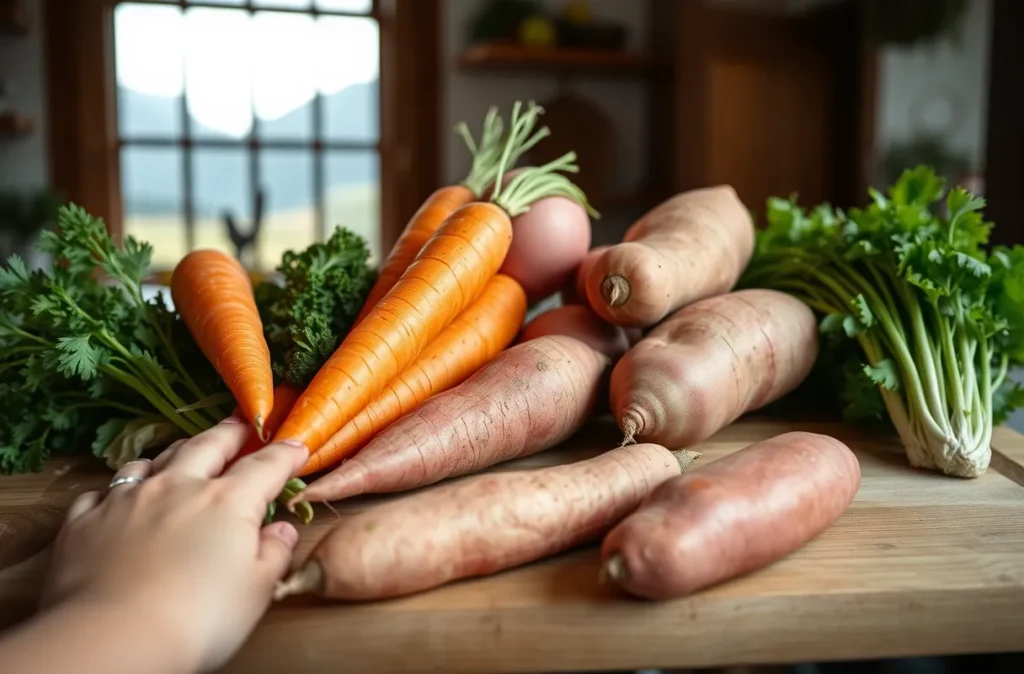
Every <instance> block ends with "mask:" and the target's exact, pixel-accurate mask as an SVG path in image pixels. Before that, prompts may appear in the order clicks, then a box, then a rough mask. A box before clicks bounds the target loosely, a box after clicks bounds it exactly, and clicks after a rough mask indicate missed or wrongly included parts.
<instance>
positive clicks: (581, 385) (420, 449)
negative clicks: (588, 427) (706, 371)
mask: <svg viewBox="0 0 1024 674" xmlns="http://www.w3.org/2000/svg"><path fill="white" fill-rule="evenodd" d="M611 363H612V361H611V359H610V358H608V357H607V356H605V355H603V354H601V353H598V352H597V351H595V350H594V349H592V348H590V347H589V346H587V345H586V344H584V343H583V342H581V341H579V340H577V339H573V338H572V337H567V336H564V335H547V336H544V337H540V338H537V339H532V340H530V341H528V342H524V343H522V344H519V345H517V346H514V347H512V348H510V349H507V350H506V351H504V352H502V353H501V354H499V355H498V357H497V358H495V359H494V360H493V361H491V362H490V363H489V364H487V365H485V366H484V367H483V368H481V369H480V370H478V371H477V372H476V374H474V375H473V376H471V377H470V378H469V379H467V380H466V381H465V382H463V383H462V384H460V385H459V386H456V387H455V388H453V389H449V390H448V391H445V392H444V393H440V394H438V395H436V396H434V397H432V398H430V399H428V400H427V401H426V402H424V403H423V404H422V405H421V406H420V407H418V408H417V409H415V410H413V411H412V412H410V413H409V414H407V415H406V416H404V417H402V418H401V419H399V420H398V421H396V422H394V423H393V424H391V425H390V426H389V427H387V428H386V429H384V430H383V431H381V433H379V434H378V435H377V436H376V437H375V438H374V439H373V440H371V441H370V442H369V443H367V445H366V446H365V447H363V448H362V449H361V450H360V451H359V452H358V453H357V454H356V455H355V456H354V457H352V458H351V459H349V460H348V461H346V462H344V463H342V464H341V465H340V466H338V467H337V468H335V469H334V471H332V472H331V473H329V474H327V475H325V476H323V477H321V478H320V479H319V480H317V481H315V482H314V483H313V484H311V485H310V486H309V487H308V488H307V489H306V490H305V492H304V494H302V498H303V499H304V500H310V501H314V500H335V499H340V498H348V497H350V496H356V495H359V494H365V493H384V492H395V491H405V490H408V489H415V488H417V487H422V486H424V485H428V484H433V483H434V482H438V481H440V480H443V479H446V478H449V477H453V476H457V475H464V474H466V473H472V472H476V471H479V470H482V469H483V468H486V467H488V466H492V465H494V464H496V463H500V462H502V461H507V460H509V459H514V458H518V457H522V456H528V455H530V454H534V453H536V452H539V451H542V450H544V449H548V448H550V447H553V446H554V445H556V444H558V443H559V442H562V441H563V440H565V439H567V438H568V437H569V436H570V435H572V434H573V433H575V432H576V431H577V430H578V429H579V428H580V427H581V426H582V425H583V424H584V423H585V422H586V420H587V419H588V418H589V417H590V416H591V414H592V413H593V411H594V409H595V407H596V405H597V404H598V402H599V401H600V400H601V399H602V398H604V397H605V394H606V391H607V381H608V376H609V373H610V370H611Z"/></svg>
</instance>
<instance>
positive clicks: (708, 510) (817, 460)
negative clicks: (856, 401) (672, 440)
mask: <svg viewBox="0 0 1024 674" xmlns="http://www.w3.org/2000/svg"><path fill="white" fill-rule="evenodd" d="M860 480H861V471H860V463H859V462H858V461H857V457H856V455H854V453H853V452H851V451H850V449H849V448H848V447H847V446H846V445H844V444H843V443H842V442H840V441H839V440H836V439H835V438H831V437H829V436H827V435H818V434H815V433H803V432H792V433H784V434H782V435H778V436H776V437H774V438H770V439H768V440H763V441H761V442H757V443H754V444H753V445H750V446H749V447H746V448H745V449H741V450H740V451H738V452H735V453H734V454H730V455H729V456H727V457H725V458H723V459H719V460H717V461H713V462H711V463H709V464H707V465H705V466H703V467H702V468H698V469H697V470H694V471H691V472H689V473H687V474H685V475H680V476H678V477H673V478H671V479H670V480H667V481H665V482H663V483H662V484H661V485H660V486H659V487H658V488H657V489H655V490H654V492H653V493H652V494H651V495H650V497H648V498H647V500H646V501H645V502H644V503H643V504H642V505H641V506H640V507H639V508H638V509H637V510H636V511H635V512H633V513H632V514H630V515H629V516H628V517H626V518H625V519H624V520H622V522H620V523H619V524H618V525H616V526H615V528H614V529H612V530H611V531H610V532H609V533H608V535H607V536H606V537H605V539H604V543H603V545H602V546H601V556H602V558H603V559H604V567H603V570H602V571H603V575H604V576H605V577H607V578H611V579H612V581H614V582H615V583H616V584H617V585H619V586H620V587H622V588H623V589H625V590H626V591H627V592H629V593H630V594H633V595H636V596H638V597H643V598H646V599H673V598H677V597H683V596H686V595H689V594H691V593H693V592H696V591H698V590H701V589H703V588H706V587H710V586H712V585H716V584H718V583H721V582H722V581H725V580H727V579H729V578H734V577H737V576H741V575H744V574H747V573H750V572H752V571H755V570H757V569H760V568H763V567H765V566H767V565H769V564H771V563H773V562H775V561H777V560H779V559H781V558H783V557H785V556H786V555H789V554H791V553H793V552H794V551H796V550H798V549H799V548H800V547H802V546H803V545H805V544H807V543H808V542H810V541H811V540H812V539H814V538H815V537H816V536H818V535H819V534H821V533H822V532H823V531H825V529H827V528H828V527H829V526H831V525H832V524H833V523H834V522H835V521H836V520H837V519H839V517H840V515H842V514H843V513H844V512H845V511H846V509H847V508H848V507H849V506H850V503H851V502H852V501H853V498H854V496H855V495H856V494H857V490H858V489H859V487H860Z"/></svg>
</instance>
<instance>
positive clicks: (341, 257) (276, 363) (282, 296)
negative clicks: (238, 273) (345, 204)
mask: <svg viewBox="0 0 1024 674" xmlns="http://www.w3.org/2000/svg"><path fill="white" fill-rule="evenodd" d="M277 271H278V272H279V273H280V274H281V276H282V277H283V279H284V283H283V284H282V285H279V284H277V283H274V282H272V281H264V282H262V283H260V284H259V285H258V286H256V288H255V293H256V305H257V307H258V308H259V311H260V318H262V320H263V332H264V335H265V337H266V339H267V344H268V345H269V347H270V352H271V361H272V364H273V368H274V374H275V376H276V378H277V379H278V380H283V381H285V382H288V383H289V384H290V385H292V386H294V387H296V388H298V389H303V388H305V387H306V386H307V385H308V384H309V382H310V381H311V380H312V379H313V376H314V375H316V373H317V371H318V370H319V369H320V368H321V366H323V364H324V363H325V362H327V359H328V358H330V357H331V354H333V353H334V350H335V349H336V348H337V347H338V344H339V343H340V342H341V339H342V337H344V336H345V335H346V334H348V331H349V329H350V328H351V327H352V322H353V321H354V320H355V318H356V316H357V315H358V314H359V310H360V309H361V308H362V306H363V302H364V301H365V299H366V296H367V294H368V293H369V292H370V288H371V287H372V286H373V282H374V281H375V280H376V270H375V269H374V268H373V267H371V266H370V250H369V248H368V247H367V245H366V241H365V240H364V239H363V238H362V237H360V236H359V235H358V234H354V233H353V232H350V231H349V230H347V229H345V228H343V227H338V228H336V229H335V230H334V233H333V234H332V235H331V237H330V238H329V239H328V240H327V241H325V242H323V243H315V244H313V245H311V246H310V247H309V248H306V249H305V250H303V251H301V252H294V251H290V250H289V251H287V252H286V253H285V254H284V257H283V258H282V261H281V264H280V265H279V266H278V268H277Z"/></svg>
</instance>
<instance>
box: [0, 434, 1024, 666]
mask: <svg viewBox="0 0 1024 674" xmlns="http://www.w3.org/2000/svg"><path fill="white" fill-rule="evenodd" d="M797 428H799V429H801V430H808V431H815V432H825V433H829V434H831V435H834V436H836V437H838V438H840V439H841V440H843V441H844V442H846V443H848V444H849V445H850V446H851V447H852V448H853V449H854V451H855V452H856V453H857V455H858V457H859V459H860V461H861V466H862V473H863V481H862V486H861V489H860V491H859V493H858V494H857V497H856V499H855V500H854V503H853V505H852V506H851V507H850V509H849V510H848V511H847V512H846V514H844V515H843V517H842V518H840V520H839V521H838V522H837V523H836V524H835V525H834V526H833V527H832V528H831V529H829V530H828V531H826V532H825V533H824V534H823V535H822V536H820V537H819V538H818V539H816V540H815V541H813V542H812V543H810V544H809V545H808V546H806V547H805V548H804V549H802V550H801V551H799V552H798V553H796V554H794V555H792V556H790V557H789V558H787V559H785V560H782V561H781V562H779V563H777V564H775V565H773V566H771V567H769V568H767V569H764V570H762V571H760V572H757V573H754V574H751V575H750V576H747V577H745V578H741V579H738V580H735V581H732V582H728V583H725V584H723V585H720V586H718V587H716V588H712V589H710V590H708V591H705V592H703V593H700V594H698V595H696V596H694V597H691V598H689V599H683V600H678V601H673V602H664V603H650V602H642V601H637V600H634V599H631V598H629V597H626V596H624V595H622V594H620V593H618V592H617V591H615V590H614V589H613V588H612V587H610V586H607V585H602V584H600V583H599V581H598V567H599V560H598V556H597V550H596V547H594V546H585V547H583V548H580V549H577V550H574V551H571V552H569V553H567V554H564V555H560V556H557V557H554V558H551V559H548V560H544V561H541V562H537V563H534V564H530V565H527V566H523V567H520V568H518V569H514V570H512V571H508V572H505V573H501V574H498V575H495V576H491V577H488V578H482V579H476V580H470V581H465V582H459V583H453V584H451V585H448V586H445V587H442V588H438V589H436V590H433V591H430V592H425V593H422V594H419V595H415V596H411V597H406V598H402V599H397V600H391V601H385V602H377V603H369V604H359V605H344V604H335V603H328V602H324V601H320V600H316V599H310V598H295V599H294V600H289V601H285V602H282V603H281V604H280V605H277V606H275V607H274V608H273V609H272V610H271V611H270V612H269V613H268V614H267V616H266V617H265V618H264V620H263V621H262V623H261V624H260V626H259V627H258V628H257V630H256V633H255V635H254V636H253V638H252V639H251V640H250V641H249V643H248V644H247V645H246V646H245V648H243V650H242V651H241V653H239V654H238V656H237V657H236V658H235V660H234V661H233V662H231V663H230V664H229V666H228V667H227V668H226V670H225V671H228V672H260V671H278V670H279V669H280V670H283V669H285V668H287V669H290V670H296V671H303V672H321V671H322V672H335V671H337V670H338V668H339V667H340V666H344V668H345V669H346V670H347V671H373V672H390V671H446V672H553V671H598V670H607V669H620V670H627V669H637V668H644V667H662V668H667V667H677V668H683V667H711V666H726V665H743V664H774V663H789V662H806V661H823V660H835V659H850V658H857V659H863V658H880V657H900V656H911V655H934V654H937V653H942V654H955V653H982V652H995V651H1014V650H1022V649H1024V611H1022V610H1021V608H1020V607H1021V606H1024V508H1022V506H1024V488H1022V487H1021V486H1020V485H1019V484H1017V483H1016V482H1014V481H1013V480H1012V479H1008V477H1007V476H1006V474H1005V472H1006V471H1011V472H1012V471H1014V470H1020V471H1024V467H1022V466H1021V464H1020V463H1019V462H1020V461H1021V460H1022V459H1024V437H1022V436H1021V435H1019V434H1017V433H1015V432H1013V431H1009V430H1006V429H1000V430H999V432H998V433H997V434H996V436H995V438H994V440H993V445H994V446H995V447H996V448H997V450H998V451H997V453H996V454H997V456H998V459H997V460H995V461H993V469H992V470H990V471H989V472H988V473H987V474H986V475H984V476H982V477H980V478H978V479H976V480H959V479H954V478H948V477H944V476H941V475H938V474H935V473H928V472H922V471H916V470H914V469H911V468H910V467H909V466H908V465H907V463H906V461H905V459H904V457H903V453H902V449H901V447H900V446H899V445H898V443H896V442H895V441H894V440H893V439H891V438H888V437H878V436H873V435H870V434H867V433H864V432H862V431H859V430H857V429H855V428H851V427H846V426H839V425H834V424H828V423H813V424H811V423H804V424H782V423H775V422H766V421H760V420H744V421H741V422H739V423H736V424H734V425H733V426H731V427H729V428H727V429H725V430H723V431H722V432H720V433H719V434H718V435H716V436H715V437H714V438H712V439H711V440H709V441H708V442H706V443H704V444H703V445H702V446H701V447H700V448H699V449H700V450H701V451H702V452H703V453H704V454H703V456H702V457H701V458H700V459H699V460H698V461H697V463H696V464H694V468H696V467H698V466H700V465H702V464H704V463H707V462H710V461H713V460H715V459H717V458H721V457H723V456H726V455H728V454H729V453H731V452H734V451H736V450H738V449H740V448H742V447H744V446H746V445H748V444H750V443H751V442H755V441H757V440H759V439H762V438H766V437H770V436H772V435H776V434H779V433H782V432H785V431H788V430H794V429H797ZM617 439H618V434H617V433H616V431H615V428H614V426H613V425H611V423H610V422H609V421H607V420H600V421H595V422H594V423H593V424H592V425H591V426H590V427H589V428H588V429H586V430H585V431H584V432H583V433H581V434H580V435H579V436H577V437H576V438H574V439H573V440H571V441H569V442H568V443H566V444H565V445H564V446H562V447H560V448H558V449H556V450H552V451H549V452H546V453H543V454H539V455H537V456H534V457H530V458H528V459H524V460H520V461H518V462H512V463H509V464H505V465H503V466H500V467H498V468H497V470H511V469H530V468H536V467H540V466H543V465H551V464H554V463H565V462H569V461H577V460H580V459H582V458H585V457H588V456H592V455H594V454H595V453H597V452H599V451H602V450H603V449H607V448H609V447H611V446H613V445H614V444H615V443H616V441H617ZM108 478H109V473H105V472H104V471H103V470H102V468H100V469H97V468H96V466H95V464H94V463H89V464H81V465H75V466H74V467H73V468H72V470H70V471H69V472H68V473H67V474H65V475H63V476H61V477H55V476H54V475H53V468H50V467H48V472H47V473H45V474H42V475H39V476H19V477H12V478H0V515H3V516H10V515H12V514H15V513H22V514H23V513H24V512H25V509H27V508H34V507H36V504H56V503H64V504H66V503H67V502H68V501H69V500H70V498H72V496H73V494H74V493H78V492H80V491H84V490H85V489H87V488H93V487H96V486H101V485H102V484H104V483H105V480H106V479H108ZM383 500H387V497H383V498H381V497H378V498H364V499H354V500H352V501H350V502H343V503H339V504H336V508H337V509H338V511H339V513H340V515H334V514H332V513H330V512H329V511H327V510H319V511H318V512H317V519H316V520H315V521H314V523H313V524H312V525H310V526H309V527H307V528H305V529H304V530H303V539H302V542H301V544H300V548H299V550H298V553H297V556H296V558H297V560H301V559H303V558H304V557H305V555H306V554H307V553H308V551H309V549H310V548H311V547H312V546H313V545H314V543H315V542H316V540H318V539H319V537H320V536H322V535H323V534H324V533H325V532H326V531H327V530H328V529H329V528H330V526H331V525H332V523H333V521H334V519H335V518H336V517H338V516H344V514H345V513H346V512H353V511H357V510H362V509H365V508H370V507H373V505H374V504H375V503H378V502H381V501H383ZM44 528H45V529H46V531H47V532H49V535H52V533H53V532H54V528H53V527H52V526H46V527H44ZM30 538H32V537H31V536H30ZM36 539H38V537H36ZM18 540H21V539H18ZM12 544H13V545H14V546H15V547H18V546H21V545H23V544H22V543H19V542H18V541H14V542H13V543H10V542H9V541H8V540H7V535H6V533H4V532H3V531H0V549H3V548H6V547H7V546H9V545H12ZM46 554H47V551H46V550H43V551H42V552H39V553H37V554H34V555H33V556H31V557H29V558H28V559H24V561H21V562H20V563H17V564H14V565H11V566H7V567H6V568H4V569H3V570H0V606H2V608H0V624H2V623H9V622H11V621H12V620H16V619H18V617H19V616H20V615H24V614H25V613H26V612H27V611H30V610H31V605H32V602H33V601H34V597H35V593H36V592H37V591H38V586H39V583H40V582H41V579H42V574H43V572H44V568H45V563H46Z"/></svg>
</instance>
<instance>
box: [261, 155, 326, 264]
mask: <svg viewBox="0 0 1024 674" xmlns="http://www.w3.org/2000/svg"><path fill="white" fill-rule="evenodd" d="M260 184H261V186H262V187H263V189H264V191H265V194H264V199H265V202H264V204H263V227H262V228H261V229H260V236H259V239H258V241H257V246H258V248H259V251H258V260H259V266H260V269H262V270H270V269H273V268H274V267H276V266H277V265H278V264H279V263H280V262H281V255H282V254H283V253H284V251H286V250H289V249H292V250H301V249H303V248H305V247H306V246H308V245H309V244H311V243H313V241H315V240H316V238H317V236H316V204H315V203H314V200H313V153H312V151H310V150H265V151H263V152H262V153H261V154H260Z"/></svg>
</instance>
